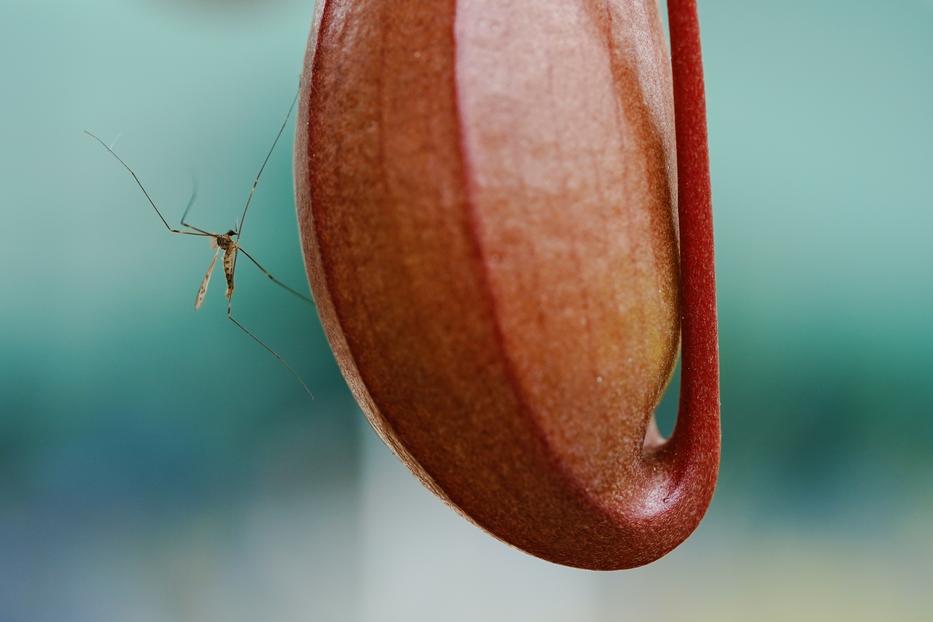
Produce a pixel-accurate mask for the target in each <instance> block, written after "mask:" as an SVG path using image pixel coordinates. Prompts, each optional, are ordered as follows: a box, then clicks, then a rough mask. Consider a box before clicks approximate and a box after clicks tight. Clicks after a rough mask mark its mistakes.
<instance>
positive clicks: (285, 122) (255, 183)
mask: <svg viewBox="0 0 933 622" xmlns="http://www.w3.org/2000/svg"><path fill="white" fill-rule="evenodd" d="M299 92H300V91H299ZM297 101H298V93H295V97H294V99H292V105H291V106H289V107H288V113H287V114H286V115H285V119H284V120H283V121H282V127H280V128H279V133H278V134H276V135H275V140H274V141H272V147H270V148H269V153H267V154H266V159H265V160H263V161H262V166H260V167H259V172H258V173H256V179H254V180H253V186H252V188H250V190H249V195H248V196H247V197H246V205H245V206H244V207H243V215H242V216H240V223H239V225H237V228H236V233H237V237H239V236H240V235H242V233H243V222H244V221H245V220H246V212H247V211H248V210H249V206H250V203H252V202H253V193H255V192H256V186H258V185H259V178H260V177H262V172H263V171H264V170H266V164H268V163H269V158H271V157H272V152H273V151H275V146H276V145H277V144H279V139H280V138H282V133H283V132H284V131H285V126H287V125H288V119H289V118H290V117H291V116H292V111H293V110H294V109H295V103H296V102H297Z"/></svg>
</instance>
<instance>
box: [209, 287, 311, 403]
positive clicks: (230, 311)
mask: <svg viewBox="0 0 933 622" xmlns="http://www.w3.org/2000/svg"><path fill="white" fill-rule="evenodd" d="M232 307H233V303H232V302H231V301H228V302H227V319H228V320H230V321H231V322H233V323H234V324H236V325H237V326H238V327H239V328H240V330H242V331H243V332H244V333H246V334H247V335H249V337H250V338H251V339H252V340H253V341H255V342H256V343H258V344H259V345H261V346H262V347H263V348H265V349H266V351H267V352H269V354H271V355H272V356H274V357H275V358H276V359H278V361H279V363H281V364H282V366H283V367H285V369H287V370H288V371H289V373H291V375H292V376H294V377H295V380H297V381H298V382H299V384H301V388H303V389H304V390H305V393H307V394H308V397H310V398H311V399H312V400H313V399H314V394H313V393H311V389H309V388H308V385H306V384H305V381H304V380H302V379H301V376H299V375H298V372H296V371H295V370H294V369H293V368H292V366H291V365H289V364H288V362H287V361H286V360H285V359H283V358H282V357H281V356H280V355H279V353H278V352H276V351H275V350H273V349H272V348H270V347H269V346H267V345H266V343H265V342H264V341H263V340H262V339H260V338H259V337H257V336H256V335H255V334H254V333H253V332H252V331H250V330H249V329H248V328H246V327H245V326H243V325H242V324H240V322H239V320H237V319H236V318H235V317H233V309H232Z"/></svg>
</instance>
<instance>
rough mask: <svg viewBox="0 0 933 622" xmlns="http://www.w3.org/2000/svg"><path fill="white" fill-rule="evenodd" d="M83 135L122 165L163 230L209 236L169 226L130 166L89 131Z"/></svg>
mask: <svg viewBox="0 0 933 622" xmlns="http://www.w3.org/2000/svg"><path fill="white" fill-rule="evenodd" d="M84 133H85V134H87V135H88V136H90V137H91V138H93V139H94V140H96V141H97V142H99V143H100V144H101V146H102V147H103V148H104V149H106V150H107V151H108V152H110V155H112V156H113V157H114V158H116V159H117V162H119V163H120V164H122V165H123V168H125V169H126V170H127V171H128V172H129V174H130V175H132V176H133V181H135V182H136V185H137V186H139V189H140V190H142V191H143V194H144V195H146V200H147V201H149V205H151V206H152V209H154V210H155V213H156V214H158V215H159V220H161V221H162V224H163V225H165V228H166V229H168V230H169V231H170V232H171V233H177V234H180V235H196V236H201V237H203V236H209V235H210V234H209V233H206V232H204V231H182V230H181V229H175V228H174V227H172V226H171V225H169V224H168V221H167V220H165V216H163V215H162V212H161V210H159V208H158V207H156V204H155V201H153V200H152V197H151V196H149V192H148V191H147V190H146V187H145V186H143V182H141V181H140V180H139V177H138V176H137V175H136V173H135V172H134V171H133V169H131V168H130V165H129V164H127V163H126V162H124V161H123V158H121V157H120V156H118V155H117V152H116V151H114V150H113V149H111V148H110V145H108V144H107V143H105V142H104V141H103V140H101V139H100V138H99V137H98V136H96V135H95V134H92V133H91V132H89V131H87V130H84Z"/></svg>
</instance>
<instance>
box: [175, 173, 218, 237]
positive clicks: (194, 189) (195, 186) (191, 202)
mask: <svg viewBox="0 0 933 622" xmlns="http://www.w3.org/2000/svg"><path fill="white" fill-rule="evenodd" d="M191 182H192V183H191V198H190V199H188V205H186V206H185V211H184V212H182V214H181V226H182V227H188V228H189V229H193V230H194V231H199V232H201V233H205V234H207V235H212V234H211V232H210V231H205V230H204V229H198V228H197V227H195V226H194V225H189V224H188V223H187V222H185V218H187V217H188V212H190V211H191V207H192V206H193V205H194V202H195V201H197V200H198V178H197V177H194V176H192V178H191Z"/></svg>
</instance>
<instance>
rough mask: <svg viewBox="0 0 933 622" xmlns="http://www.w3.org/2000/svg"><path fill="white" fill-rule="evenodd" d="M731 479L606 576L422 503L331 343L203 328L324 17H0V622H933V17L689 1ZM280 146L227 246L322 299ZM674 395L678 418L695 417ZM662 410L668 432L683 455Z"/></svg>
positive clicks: (247, 274) (282, 12)
mask: <svg viewBox="0 0 933 622" xmlns="http://www.w3.org/2000/svg"><path fill="white" fill-rule="evenodd" d="M700 5H701V17H702V21H703V26H704V43H705V51H706V62H707V80H708V91H709V93H708V95H709V107H710V131H711V150H712V162H713V180H714V193H715V215H716V228H717V235H718V240H717V253H718V265H719V285H720V314H721V331H722V337H721V339H722V382H723V405H724V413H723V414H724V420H723V427H724V454H723V468H722V475H721V480H720V485H719V488H718V492H717V496H716V498H715V500H714V503H713V505H712V507H711V510H710V513H709V515H708V517H707V519H706V520H705V521H704V523H703V524H702V525H701V527H700V529H699V530H698V531H697V533H696V534H695V535H694V537H693V538H691V539H690V540H689V541H688V542H687V543H685V544H684V545H683V546H682V547H680V548H679V549H677V550H676V551H675V552H673V553H672V554H671V555H669V556H668V557H666V558H664V559H662V560H661V561H659V562H657V563H655V564H653V565H651V566H649V567H646V568H643V569H639V570H636V571H632V572H624V573H613V574H593V573H586V572H580V571H574V570H569V569H564V568H560V567H556V566H552V565H550V564H547V563H545V562H541V561H538V560H535V559H532V558H530V557H527V556H525V555H524V554H522V553H519V552H517V551H514V550H512V549H510V548H507V547H505V546H504V545H502V544H500V543H498V542H496V541H494V540H492V539H491V538H489V537H488V536H486V535H484V534H482V533H480V532H479V531H478V530H476V529H475V528H474V527H472V526H471V525H469V524H467V523H466V522H465V521H463V520H462V519H460V518H459V517H457V516H455V515H454V514H453V513H452V512H451V511H449V510H448V509H447V508H445V507H444V506H443V505H442V504H441V503H440V502H438V501H437V500H435V499H434V498H432V497H431V496H430V495H429V494H428V493H427V492H426V491H424V490H423V489H422V488H421V486H420V485H419V484H418V483H417V482H416V481H415V480H414V478H413V477H411V476H410V475H409V474H408V473H407V471H405V470H404V468H403V467H402V466H401V465H400V464H398V463H397V461H396V460H395V459H394V458H393V457H392V456H391V455H390V454H389V451H388V450H387V449H386V448H385V447H383V446H382V445H381V444H380V443H379V442H378V441H377V440H376V439H375V437H374V434H373V433H372V432H371V431H370V430H369V428H368V427H367V426H366V425H365V423H364V419H363V417H362V415H361V414H360V413H359V411H358V409H357V408H356V406H355V404H354V402H353V400H352V399H351V397H350V396H349V393H348V391H347V389H346V388H345V386H344V384H343V382H342V380H341V379H340V376H339V374H338V372H337V371H336V368H335V365H334V363H333V360H332V357H331V354H330V352H329V350H328V349H327V346H326V343H325V342H324V340H323V337H322V334H321V330H320V328H319V326H318V322H317V319H316V316H315V314H314V313H313V311H312V310H311V309H310V308H308V307H305V306H303V305H302V304H301V303H299V302H297V301H295V300H294V299H292V298H291V297H289V296H288V294H284V293H282V292H280V291H278V290H277V289H275V288H273V287H271V286H270V285H269V284H268V283H267V282H266V281H265V280H264V279H263V278H262V277H261V276H259V275H257V274H256V273H255V271H252V270H250V269H249V268H250V267H249V266H244V268H243V269H241V270H240V271H239V273H238V276H239V278H240V281H239V288H238V297H237V299H236V301H237V304H238V309H239V313H240V315H241V318H242V319H243V321H244V322H246V323H247V324H248V325H249V326H250V327H252V328H253V329H255V330H256V331H257V332H258V333H259V334H260V335H262V336H263V337H264V338H265V339H266V340H267V341H268V342H269V343H270V344H271V345H272V346H273V347H275V348H277V349H278V350H279V351H280V352H281V353H282V354H283V355H284V356H285V357H286V358H287V359H289V360H290V361H291V362H292V363H293V364H294V365H295V367H297V368H298V370H299V371H300V373H301V374H302V375H303V376H304V377H306V378H307V379H308V380H309V384H310V385H311V388H312V390H313V391H314V392H315V394H316V397H317V399H316V400H315V401H314V402H310V403H309V402H308V400H307V398H306V397H305V396H304V394H303V393H302V391H301V389H300V387H299V386H298V385H297V384H296V383H295V382H294V380H293V379H292V378H291V377H290V376H289V375H288V374H287V372H284V371H283V370H282V369H281V368H280V367H279V366H278V364H277V363H276V362H275V360H274V359H273V358H272V357H270V356H268V355H267V354H266V353H264V352H263V351H261V350H260V349H259V348H258V347H257V346H256V345H255V344H254V343H251V342H250V341H249V340H248V339H247V338H245V337H244V336H243V335H242V334H240V333H239V332H238V331H237V330H236V329H235V327H233V326H232V325H231V324H229V323H228V322H227V321H226V320H225V319H224V317H223V315H224V313H223V301H222V294H221V293H220V292H221V290H222V283H221V281H219V280H218V281H215V282H214V289H213V290H212V291H211V292H210V293H209V295H208V301H207V303H206V304H205V307H204V309H202V311H201V312H199V313H198V314H195V313H194V312H193V310H192V303H193V299H194V294H195V291H196V289H197V285H198V282H199V280H200V278H201V276H202V275H203V272H204V270H205V269H206V267H207V263H208V261H209V259H210V255H211V250H210V249H209V247H208V245H207V243H206V242H204V241H202V240H198V239H185V238H182V239H177V238H176V237H173V236H170V235H168V234H166V233H165V231H164V230H163V229H162V228H161V224H160V223H159V222H158V220H157V219H156V217H155V215H154V214H153V213H152V212H151V210H150V208H149V207H148V206H147V205H146V203H145V201H144V198H143V197H142V195H141V194H140V193H139V191H138V189H136V188H135V187H134V185H133V183H132V180H131V179H130V178H129V177H128V175H127V174H126V173H125V172H124V171H123V170H121V169H120V168H119V166H118V165H117V163H116V162H115V161H113V160H112V159H110V157H109V156H108V155H107V154H106V153H105V152H104V151H103V150H102V149H101V148H100V147H99V146H97V145H95V144H94V143H92V142H91V141H90V140H89V139H88V138H87V137H86V136H84V135H83V134H82V130H84V129H90V130H93V131H95V132H97V133H99V134H100V135H101V136H102V137H103V138H104V140H107V141H110V140H113V139H115V138H116V137H117V136H118V135H119V136H120V138H119V141H118V143H117V145H116V148H117V151H118V152H119V153H120V154H121V155H122V156H123V157H124V158H125V159H126V160H127V161H128V162H129V163H130V164H131V165H132V166H133V167H134V168H135V169H136V170H137V172H138V173H139V174H140V176H141V177H142V179H143V181H144V183H146V184H147V186H148V188H149V190H150V192H151V193H152V194H153V196H154V197H155V199H156V201H157V202H158V203H159V204H160V205H161V206H162V207H163V209H164V210H165V211H166V212H167V216H168V217H169V219H170V220H173V219H175V218H177V217H178V215H179V214H180V212H181V210H182V208H183V206H184V204H185V202H186V200H187V198H188V194H189V192H190V189H191V172H192V171H193V172H195V173H196V174H197V176H198V178H199V179H200V180H201V194H200V200H199V203H198V205H197V207H196V208H195V211H194V215H193V218H192V220H193V221H195V222H197V223H200V224H202V225H203V226H206V227H208V228H227V227H229V226H230V225H231V224H232V222H233V219H234V217H235V216H236V215H237V214H238V213H239V210H240V207H241V205H242V201H243V200H244V198H245V196H246V193H247V191H248V188H249V184H250V182H251V181H252V177H253V175H254V173H255V170H256V169H257V167H258V165H259V163H260V161H261V159H262V157H263V155H264V154H265V151H266V149H267V146H268V144H269V143H270V141H271V139H272V138H273V136H274V134H275V131H276V129H277V127H278V124H279V123H280V121H281V117H282V115H283V114H284V112H285V110H286V108H287V106H288V103H289V101H290V100H291V97H292V95H293V93H294V90H295V87H296V84H297V77H298V74H299V69H300V66H301V62H302V56H303V53H304V46H305V39H306V36H307V31H308V27H309V24H310V19H311V15H312V12H313V6H312V2H311V1H310V0H277V1H267V2H258V1H256V2H250V1H248V0H240V1H238V2H227V3H225V2H218V1H214V2H211V1H197V2H196V1H191V2H180V1H170V0H161V1H160V0H136V1H127V0H120V1H118V0H78V1H75V2H68V3H65V2H51V1H48V0H2V3H0V58H2V59H3V62H2V65H0V84H2V95H0V112H2V114H0V140H2V142H0V182H2V183H0V186H2V188H3V192H2V198H0V216H2V219H0V292H2V293H0V327H2V328H0V409H2V412H0V622H46V621H48V622H53V621H54V622H71V621H85V620H87V621H95V622H98V621H100V620H132V621H137V620H138V621H162V620H166V621H168V620H171V621H175V620H198V621H210V620H223V621H238V620H244V621H245V620H257V619H262V620H276V621H279V620H281V621H290V620H315V621H317V620H322V621H331V620H339V621H343V620H366V621H379V622H382V621H390V620H406V621H413V620H437V619H442V620H474V619H482V620H532V619H533V620H555V621H556V620H561V621H565V620H574V621H590V620H593V621H603V620H606V621H609V620H612V621H615V620H634V619H639V620H678V619H690V620H693V621H702V620H748V619H754V620H765V621H767V620H788V619H794V620H798V619H799V620H881V619H884V620H929V619H930V617H929V616H930V615H931V613H930V612H933V594H931V590H930V585H931V584H933V490H931V488H933V381H931V378H930V376H931V371H933V329H931V324H930V317H931V310H933V278H931V277H933V243H931V234H933V204H931V198H930V197H931V193H930V179H931V172H930V166H931V163H933V157H931V146H933V115H931V108H933V79H931V76H933V37H931V35H930V33H931V32H933V2H931V1H930V0H912V1H911V0H904V1H901V2H891V3H881V2H868V1H866V0H853V1H851V2H846V3H838V2H832V3H830V2H804V1H802V0H789V1H787V2H780V3H777V2H747V1H739V0H701V2H700ZM290 147H291V127H290V128H289V131H288V133H287V134H286V140H285V141H284V142H283V144H282V145H281V146H280V148H279V149H278V150H277V151H276V152H275V154H274V156H273V158H272V160H271V163H270V167H269V169H268V172H267V174H266V176H265V178H264V180H263V182H262V184H261V185H260V188H259V191H258V193H257V196H256V202H255V206H254V210H253V211H252V212H251V214H250V221H249V227H248V229H247V230H246V233H245V235H244V239H243V242H244V245H248V246H247V247H248V248H249V249H250V250H251V251H252V252H253V253H254V254H255V255H256V256H257V257H258V258H259V259H260V260H261V261H262V262H263V263H264V264H266V265H267V267H269V268H270V269H271V270H273V271H274V272H276V273H278V274H279V275H280V276H281V277H282V278H283V279H285V280H286V281H289V282H292V283H296V284H299V285H302V286H303V284H304V268H303V265H302V262H301V258H300V250H299V247H298V239H297V231H296V224H295V216H294V208H293V198H292V186H291V153H290ZM671 393H674V394H676V389H675V390H674V391H672V392H671ZM675 401H676V395H669V396H668V397H667V398H666V399H665V403H664V404H663V405H662V409H661V418H662V422H663V424H664V425H663V426H662V427H667V428H670V426H671V421H672V418H673V407H672V406H673V404H674V403H675Z"/></svg>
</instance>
